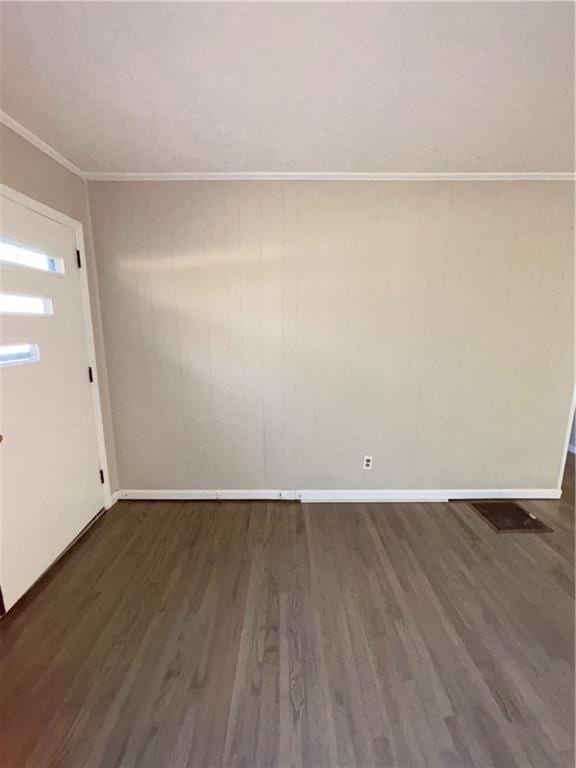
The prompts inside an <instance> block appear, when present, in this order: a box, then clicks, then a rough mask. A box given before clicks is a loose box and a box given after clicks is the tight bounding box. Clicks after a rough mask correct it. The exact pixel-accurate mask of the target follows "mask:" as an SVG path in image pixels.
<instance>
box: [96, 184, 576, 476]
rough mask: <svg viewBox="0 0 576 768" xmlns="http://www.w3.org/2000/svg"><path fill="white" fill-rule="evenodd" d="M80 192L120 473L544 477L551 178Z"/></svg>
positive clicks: (566, 399) (563, 348)
mask: <svg viewBox="0 0 576 768" xmlns="http://www.w3.org/2000/svg"><path fill="white" fill-rule="evenodd" d="M89 192H90V200H91V207H92V218H93V227H94V235H95V244H96V253H97V260H98V265H99V280H100V287H101V301H102V309H103V320H104V334H105V345H106V354H107V362H108V368H109V376H110V387H111V400H112V410H113V422H114V429H115V436H116V449H117V460H118V469H119V476H120V486H121V487H122V488H133V489H152V488H156V489H256V488H258V489H290V488H299V489H361V488H362V489H375V488H378V489H467V488H469V489H483V488H488V489H503V488H516V489H520V488H530V489H546V488H555V487H556V486H557V483H558V473H559V469H560V466H561V462H562V449H563V443H564V440H565V435H566V428H567V421H568V417H569V408H570V400H571V394H572V388H573V365H574V361H573V350H574V339H573V280H574V276H573V229H572V227H573V216H574V199H573V189H572V185H571V184H569V183H563V182H542V183H540V182H506V183H504V182H415V183H411V182H404V183H389V182H385V183H382V182H380V183H378V182H374V183H371V182H343V183H340V182H318V183H316V182H314V183H312V182H290V183H280V182H264V183H257V182H238V183H232V182H222V183H219V182H202V183H200V182H97V183H91V184H90V186H89ZM364 455H371V456H373V460H374V468H373V469H372V470H371V471H364V470H363V469H362V458H363V456H364Z"/></svg>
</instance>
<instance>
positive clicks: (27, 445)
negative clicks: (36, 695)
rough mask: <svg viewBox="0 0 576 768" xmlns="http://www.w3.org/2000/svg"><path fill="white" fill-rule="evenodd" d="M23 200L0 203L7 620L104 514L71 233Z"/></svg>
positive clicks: (1, 537)
mask: <svg viewBox="0 0 576 768" xmlns="http://www.w3.org/2000/svg"><path fill="white" fill-rule="evenodd" d="M13 198H15V199H13ZM17 200H18V201H17ZM22 200H25V199H24V198H22V197H21V196H17V195H10V194H9V193H8V192H5V191H2V194H1V195H0V406H1V410H0V433H1V434H2V441H1V442H0V483H1V491H0V492H1V510H0V526H1V527H0V587H1V589H2V593H3V597H4V603H5V607H6V610H8V608H10V607H11V606H12V605H13V604H14V603H15V602H16V601H17V600H18V599H19V598H20V597H21V596H22V595H23V594H24V593H25V592H26V590H27V589H29V588H30V587H31V586H32V584H33V583H34V582H35V581H36V580H37V579H38V578H39V577H40V576H41V575H42V573H43V572H44V571H45V570H46V569H47V568H48V567H49V566H50V565H51V563H53V562H54V560H56V559H57V558H58V556H59V555H60V554H61V553H62V552H63V551H64V550H65V549H66V547H67V546H68V545H69V544H70V543H71V542H72V541H73V540H74V538H75V537H76V536H77V535H78V533H79V532H80V531H81V530H82V529H83V528H84V527H85V526H86V524H87V523H88V522H89V521H90V520H91V519H92V518H93V517H94V516H95V515H96V514H97V513H98V512H99V511H100V510H101V509H102V507H103V506H104V493H103V485H102V478H101V474H100V470H101V463H100V460H99V451H98V441H97V432H96V417H95V410H94V401H93V392H92V387H93V386H94V384H92V383H91V382H90V378H91V372H92V369H90V370H89V365H90V363H91V353H90V349H91V346H90V345H91V344H92V340H91V339H89V337H88V334H89V331H88V328H89V327H90V326H88V328H87V324H86V317H85V314H84V303H83V299H82V295H83V294H82V291H83V287H82V280H83V279H84V278H82V277H81V270H80V268H79V267H78V263H77V252H76V249H77V244H76V234H75V230H74V228H73V227H72V226H67V225H66V224H63V223H61V222H60V221H57V220H55V219H53V218H50V216H49V215H44V214H43V213H39V212H38V211H37V210H34V209H33V207H30V206H29V205H27V204H26V202H22ZM62 218H63V219H64V220H66V217H62ZM84 290H85V289H84ZM92 378H93V373H92Z"/></svg>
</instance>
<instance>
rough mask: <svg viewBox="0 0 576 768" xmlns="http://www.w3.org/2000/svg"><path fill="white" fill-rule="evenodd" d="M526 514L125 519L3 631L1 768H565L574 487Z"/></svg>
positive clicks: (426, 507)
mask: <svg viewBox="0 0 576 768" xmlns="http://www.w3.org/2000/svg"><path fill="white" fill-rule="evenodd" d="M528 506H529V508H530V509H532V510H533V511H534V512H535V513H536V514H537V515H538V516H540V518H541V519H542V520H543V522H545V523H546V524H548V525H550V526H551V527H552V528H553V529H554V532H553V533H547V534H534V535H527V534H519V535H514V534H508V535H506V536H502V535H498V534H497V533H495V532H494V531H493V530H492V529H491V528H490V527H489V526H488V525H487V524H486V523H485V522H483V521H482V520H481V519H480V517H479V516H478V515H477V514H476V513H475V512H474V511H473V510H472V509H471V508H470V507H469V506H468V505H467V504H466V503H464V502H457V503H452V504H398V505H396V504H371V505H368V504H366V505H364V504H337V505H329V504H317V505H299V504H297V503H265V502H254V503H247V502H220V503H209V502H121V503H118V504H117V505H116V506H115V507H114V508H113V509H112V510H111V511H110V512H109V513H107V514H106V515H105V516H104V517H103V518H102V519H101V521H99V522H98V523H97V524H96V525H95V526H94V528H93V529H92V530H91V531H90V532H89V534H88V535H87V536H86V537H85V538H84V539H83V540H82V541H80V542H79V543H78V544H77V545H76V546H75V547H74V548H73V549H72V550H71V551H70V552H69V553H68V554H67V555H66V556H65V558H64V559H63V560H62V561H61V562H60V563H59V564H58V565H57V566H56V567H55V568H54V569H53V570H52V571H51V572H50V573H49V574H48V575H47V576H46V577H45V578H44V579H43V580H42V581H41V582H40V583H39V584H38V585H37V586H36V587H35V588H34V589H33V590H32V591H31V593H29V595H28V596H27V597H26V598H25V599H24V600H23V601H22V602H21V603H20V604H19V605H18V606H17V607H16V608H15V609H14V610H13V611H12V612H11V613H10V614H9V615H8V616H7V617H6V618H5V619H4V620H3V621H2V622H1V623H0V635H1V652H0V703H1V712H0V724H1V752H0V765H2V768H20V767H21V766H32V767H33V768H37V767H39V766H71V767H73V768H80V767H81V766H94V767H98V768H115V766H126V767H129V766H138V767H140V766H142V767H144V766H149V767H150V768H180V767H181V766H182V767H184V766H195V767H196V768H208V767H211V766H242V767H243V768H256V767H257V766H269V767H274V766H278V767H282V768H284V767H285V766H286V767H288V766H310V767H315V768H316V767H320V766H342V767H343V766H347V767H348V768H354V767H357V768H366V767H367V766H395V767H396V768H412V766H414V767H417V766H434V767H435V768H436V767H437V768H460V767H461V766H482V768H487V767H488V766H497V767H498V768H511V767H512V766H533V767H534V768H551V767H553V766H563V767H564V766H565V767H566V768H568V766H572V765H573V764H574V758H573V743H574V730H573V724H574V694H573V684H574V666H573V662H574V534H573V531H574V471H573V467H571V468H570V469H569V470H568V471H567V475H566V479H565V493H564V497H563V499H562V500H561V501H560V502H530V503H529V504H528Z"/></svg>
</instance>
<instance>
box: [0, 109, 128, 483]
mask: <svg viewBox="0 0 576 768" xmlns="http://www.w3.org/2000/svg"><path fill="white" fill-rule="evenodd" d="M0 182H2V183H3V184H6V185H7V186H9V187H12V189H15V190H17V191H18V192H22V193H23V194H25V195H28V197H32V198H34V200H39V201H40V202H42V203H44V204H45V205H49V206H50V207H52V208H55V209H56V210H58V211H60V212H61V213H65V214H67V215H68V216H71V217H72V218H74V219H76V220H77V221H80V222H82V224H83V225H84V237H85V244H86V250H87V256H88V283H89V286H90V302H91V308H92V319H93V323H94V335H95V345H96V363H97V365H98V375H99V383H100V397H101V401H102V411H103V417H104V433H105V439H106V449H107V454H108V462H109V471H110V485H111V487H112V490H115V489H116V488H117V487H118V474H117V470H116V457H115V450H114V434H113V429H112V420H111V411H110V397H109V390H108V377H107V370H106V361H105V357H104V346H103V340H102V319H101V315H100V301H99V295H98V274H97V271H96V265H95V259H94V251H93V245H92V234H91V229H90V217H89V211H88V196H87V193H86V188H85V186H86V185H85V182H84V181H83V180H82V179H81V178H80V177H79V176H76V175H75V174H74V173H71V172H70V171H69V170H68V169H66V168H64V167H63V166H62V165H60V164H59V163H57V162H56V161H54V160H52V158H51V157H48V155H46V154H44V152H41V151H40V150H39V149H37V148H36V147H34V146H33V145H32V144H30V143H29V142H28V141H26V140H25V139H23V138H22V137H21V136H18V134H16V133H14V131H12V130H11V129H10V128H7V127H6V126H5V125H4V124H2V123H0Z"/></svg>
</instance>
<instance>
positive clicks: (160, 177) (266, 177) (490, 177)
mask: <svg viewBox="0 0 576 768" xmlns="http://www.w3.org/2000/svg"><path fill="white" fill-rule="evenodd" d="M84 176H85V178H86V179H87V180H88V181H576V174H575V173H572V172H569V171H566V172H564V171H550V172H540V171H519V172H517V173H514V172H512V173H509V172H503V173H466V172H464V173H418V172H407V173H369V172H358V173H351V172H342V173H324V172H321V171H320V172H311V173H307V172H301V173H287V172H286V173H279V172H274V171H270V172H267V171H262V172H246V173H228V172H211V173H195V172H187V171H183V172H180V173H92V172H87V173H85V174H84Z"/></svg>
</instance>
